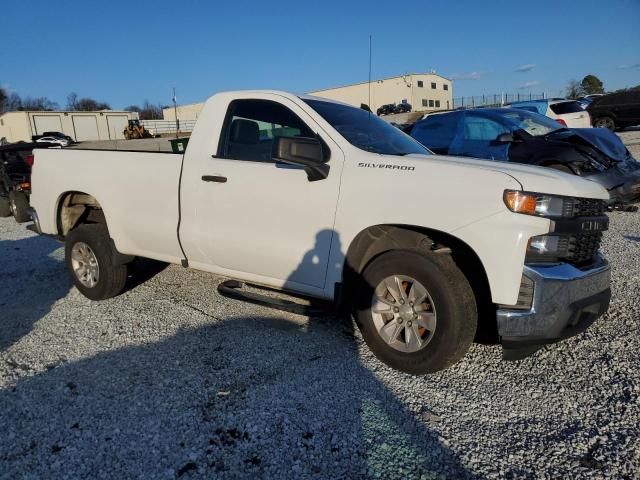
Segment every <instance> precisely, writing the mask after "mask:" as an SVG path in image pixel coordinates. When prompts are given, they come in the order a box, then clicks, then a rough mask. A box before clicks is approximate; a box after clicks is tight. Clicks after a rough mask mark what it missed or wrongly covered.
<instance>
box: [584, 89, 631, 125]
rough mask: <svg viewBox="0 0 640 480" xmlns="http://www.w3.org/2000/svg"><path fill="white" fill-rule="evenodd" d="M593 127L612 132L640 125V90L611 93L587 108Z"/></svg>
mask: <svg viewBox="0 0 640 480" xmlns="http://www.w3.org/2000/svg"><path fill="white" fill-rule="evenodd" d="M587 112H589V114H590V115H591V118H593V126H594V127H599V128H608V129H609V130H611V131H615V130H620V129H622V128H625V127H633V126H635V125H640V90H627V91H625V92H617V93H610V94H608V95H604V96H602V97H599V98H597V99H595V100H594V101H593V102H591V104H590V105H589V106H588V107H587Z"/></svg>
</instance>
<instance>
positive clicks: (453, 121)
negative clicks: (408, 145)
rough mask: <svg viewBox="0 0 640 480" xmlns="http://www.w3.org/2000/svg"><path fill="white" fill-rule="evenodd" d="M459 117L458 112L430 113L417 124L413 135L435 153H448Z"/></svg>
mask: <svg viewBox="0 0 640 480" xmlns="http://www.w3.org/2000/svg"><path fill="white" fill-rule="evenodd" d="M459 118H460V117H459V115H458V114H456V113H452V114H442V115H430V116H428V117H427V118H426V119H425V120H423V121H421V122H420V123H417V124H416V126H415V127H414V130H413V131H412V132H411V136H412V137H414V138H415V139H416V140H418V141H419V142H420V143H422V144H423V145H424V146H426V147H427V148H429V149H430V150H432V151H433V152H434V153H438V154H441V155H446V154H447V153H448V152H449V146H450V144H451V142H452V141H453V138H454V137H455V134H456V127H457V125H458V120H459Z"/></svg>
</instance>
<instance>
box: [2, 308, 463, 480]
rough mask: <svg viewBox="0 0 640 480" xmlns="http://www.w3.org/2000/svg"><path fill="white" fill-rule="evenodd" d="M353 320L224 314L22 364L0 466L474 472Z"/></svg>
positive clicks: (270, 472) (122, 471)
mask: <svg viewBox="0 0 640 480" xmlns="http://www.w3.org/2000/svg"><path fill="white" fill-rule="evenodd" d="M300 318H301V319H302V318H303V317H300ZM351 328H352V327H351V325H350V324H347V323H346V322H341V321H339V320H338V319H336V318H333V317H327V318H312V319H310V320H309V321H308V323H296V322H294V321H288V320H285V319H281V318H277V317H272V318H259V317H256V318H250V317H249V318H248V317H241V318H228V319H225V320H223V321H221V322H219V323H217V324H214V325H211V326H206V327H202V328H197V329H189V330H183V331H181V332H179V333H178V334H177V335H175V336H174V337H172V338H169V339H168V340H166V341H163V342H160V343H155V344H150V345H145V346H138V347H132V348H125V349H121V350H117V351H112V352H108V353H103V354H99V355H97V356H95V357H93V358H90V359H87V360H82V361H79V362H74V363H68V364H64V365H61V366H59V367H57V368H54V369H52V370H50V371H47V372H43V373H41V374H39V375H36V376H34V377H28V378H24V379H22V380H20V381H18V383H17V385H15V387H13V388H12V387H9V388H8V389H5V390H4V391H2V392H0V424H1V425H4V426H5V427H3V428H4V432H3V435H1V436H0V471H2V472H3V474H4V475H5V476H6V477H7V478H15V477H22V476H33V477H40V478H55V477H59V476H61V475H63V474H66V475H71V476H72V477H75V478H81V477H104V478H131V477H140V478H159V477H162V478H174V477H182V478H195V477H211V478H213V477H215V478H219V477H223V478H296V479H297V478H384V479H393V478H434V477H436V476H437V475H443V476H444V478H456V479H459V478H469V474H468V473H467V472H465V469H464V467H463V466H462V464H461V463H460V461H459V459H458V458H457V457H456V455H455V454H454V453H453V452H452V451H450V450H449V449H448V448H447V447H446V446H444V445H443V444H442V443H441V442H440V441H439V439H438V435H437V434H436V433H435V432H433V431H430V430H428V429H426V428H425V427H424V425H423V424H421V423H420V422H419V421H418V420H417V419H416V418H415V417H414V416H413V414H411V413H410V412H409V411H408V410H407V409H406V407H405V406H404V405H403V404H402V403H401V402H400V401H398V400H397V399H396V398H395V396H394V394H393V392H391V391H389V390H388V389H387V388H386V387H385V386H384V385H383V384H382V383H381V382H379V381H378V380H377V378H376V377H375V375H374V374H372V372H371V371H369V370H368V369H366V368H363V366H362V365H361V364H360V363H359V361H358V356H357V345H356V342H355V337H354V335H353V332H352V330H351ZM398 375H402V374H398ZM407 378H408V377H407ZM415 400H416V402H420V403H424V402H425V399H422V398H416V399H415ZM438 478H443V477H438Z"/></svg>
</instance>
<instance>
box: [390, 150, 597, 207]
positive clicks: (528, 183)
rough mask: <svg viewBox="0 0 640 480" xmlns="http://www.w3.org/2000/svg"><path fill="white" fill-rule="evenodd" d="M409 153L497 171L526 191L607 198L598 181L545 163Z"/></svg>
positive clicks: (427, 160) (420, 157)
mask: <svg viewBox="0 0 640 480" xmlns="http://www.w3.org/2000/svg"><path fill="white" fill-rule="evenodd" d="M409 157H410V158H413V159H415V160H418V161H421V162H422V161H425V162H438V163H440V162H448V163H455V164H457V165H460V166H464V167H467V168H469V169H472V170H475V169H482V170H491V171H494V172H499V173H502V174H504V175H508V176H510V177H511V178H513V179H514V180H516V181H517V182H518V183H519V184H520V185H521V186H522V189H523V190H525V191H529V192H538V193H548V194H555V195H565V196H570V197H585V198H600V199H603V200H608V199H609V193H608V192H607V191H606V190H605V189H604V187H602V186H601V185H599V184H597V183H594V182H590V181H589V180H585V179H582V178H580V177H578V176H576V175H572V174H570V173H564V172H560V171H558V170H554V169H552V168H548V167H537V166H533V165H523V164H518V163H508V162H498V161H493V160H480V159H476V158H467V157H452V156H445V155H407V157H405V158H409ZM392 158H398V157H392ZM469 174H470V175H473V172H472V171H470V172H469Z"/></svg>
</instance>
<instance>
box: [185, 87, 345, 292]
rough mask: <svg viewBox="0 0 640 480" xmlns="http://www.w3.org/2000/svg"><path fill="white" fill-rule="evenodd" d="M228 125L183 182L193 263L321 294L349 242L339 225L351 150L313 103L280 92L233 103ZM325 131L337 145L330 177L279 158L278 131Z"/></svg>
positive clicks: (191, 164) (306, 133) (280, 133)
mask: <svg viewBox="0 0 640 480" xmlns="http://www.w3.org/2000/svg"><path fill="white" fill-rule="evenodd" d="M302 118H304V120H302ZM221 131H222V133H221V134H220V139H219V141H218V146H217V149H216V151H203V152H198V153H193V152H189V148H188V149H187V160H188V162H186V165H188V167H187V166H185V173H186V175H185V176H184V178H183V186H182V188H183V190H184V189H185V188H188V189H189V190H191V189H193V190H192V191H189V192H186V191H185V192H184V193H183V195H182V200H183V207H182V209H183V212H184V213H183V224H182V226H181V230H180V232H181V238H183V245H184V246H185V250H186V252H187V256H188V257H189V264H190V265H191V266H195V267H196V268H201V269H204V270H209V271H213V272H216V273H219V274H222V275H227V276H231V277H235V278H240V279H244V280H247V281H254V282H258V283H262V284H266V285H271V286H274V287H282V286H284V287H286V288H288V289H291V290H295V291H299V292H303V293H311V294H313V293H316V294H317V293H320V292H321V291H322V289H323V288H324V283H325V276H326V271H327V265H328V259H329V251H330V249H331V245H332V242H334V243H335V242H338V241H339V240H338V239H335V238H334V235H333V225H334V218H335V211H336V204H337V200H338V191H339V181H340V173H341V169H342V163H343V154H342V151H341V150H340V149H339V148H338V146H337V144H335V143H333V141H332V140H331V139H330V138H329V137H328V136H327V135H326V133H324V132H323V131H322V129H321V128H320V127H319V126H318V125H317V124H315V122H314V121H313V119H312V118H310V117H309V115H308V114H307V113H306V112H305V111H304V110H303V109H301V108H300V107H299V106H298V105H296V104H295V103H294V102H293V101H291V100H289V99H286V98H285V97H279V96H277V95H274V100H266V99H251V98H247V99H240V100H234V101H232V102H231V103H230V104H229V108H228V111H227V113H226V116H225V119H224V124H223V126H222V130H221ZM200 134H201V132H200ZM316 135H319V136H320V137H321V138H322V140H323V141H324V142H325V143H326V145H327V148H328V150H329V152H330V159H329V163H328V164H329V166H330V170H329V175H328V177H327V178H326V179H323V180H318V181H313V182H311V181H309V180H308V179H307V174H306V172H305V171H304V169H303V168H302V167H297V166H291V165H286V164H282V163H278V162H276V161H274V160H273V159H272V157H271V147H272V144H273V139H274V138H275V137H278V136H301V137H315V136H316ZM189 147H191V145H189ZM195 155H197V157H198V158H195ZM187 169H188V170H187Z"/></svg>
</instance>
